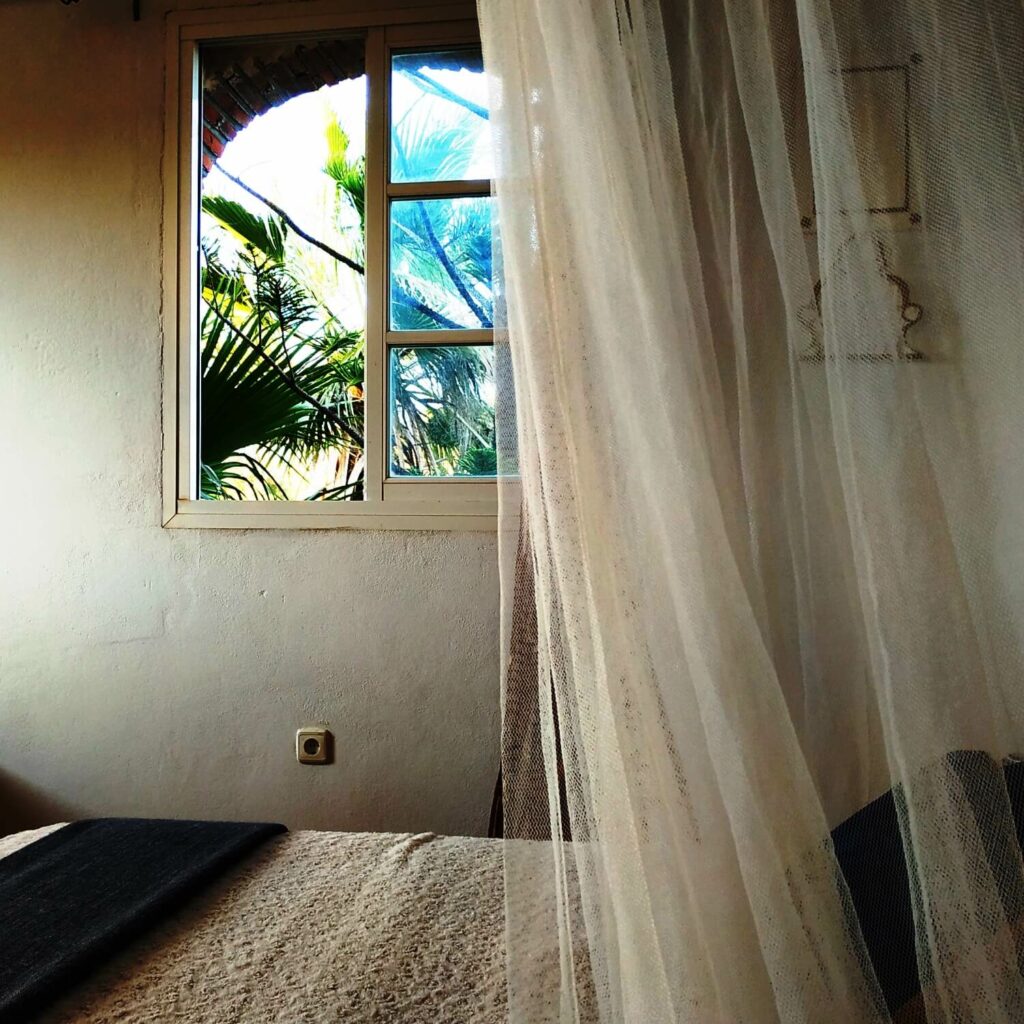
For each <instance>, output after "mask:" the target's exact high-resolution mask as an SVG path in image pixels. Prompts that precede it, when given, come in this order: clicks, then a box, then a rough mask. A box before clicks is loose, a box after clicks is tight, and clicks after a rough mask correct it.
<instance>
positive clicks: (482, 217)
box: [391, 196, 493, 331]
mask: <svg viewBox="0 0 1024 1024" xmlns="http://www.w3.org/2000/svg"><path fill="white" fill-rule="evenodd" d="M492 306H493V302H492V296H491V200H490V198H489V197H487V196H472V197H463V198H459V199H402V200H398V201H395V202H393V203H392V204H391V329H392V330H393V331H433V330H439V329H440V330H452V329H460V328H476V329H480V328H489V327H491V326H492V324H491V316H492Z"/></svg>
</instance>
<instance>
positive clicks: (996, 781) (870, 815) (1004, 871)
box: [832, 750, 1024, 1013]
mask: <svg viewBox="0 0 1024 1024" xmlns="http://www.w3.org/2000/svg"><path fill="white" fill-rule="evenodd" d="M946 760H947V762H948V764H949V767H950V768H952V769H953V771H954V772H955V773H956V775H957V776H958V777H959V782H960V785H961V786H962V787H963V792H964V795H965V796H966V797H967V799H968V801H969V803H970V806H971V809H972V812H973V814H974V816H975V818H976V819H977V822H978V829H979V834H980V835H981V837H982V841H983V843H984V844H985V847H986V849H985V853H986V855H987V857H988V861H989V864H990V865H991V867H992V872H993V877H994V878H995V880H996V881H997V882H998V883H1002V884H1001V889H1000V897H1001V898H1002V901H1003V911H1004V913H1005V914H1006V917H1007V920H1009V921H1017V920H1020V919H1021V917H1024V892H1021V891H1019V887H1018V886H1017V885H1015V884H1014V880H1015V879H1019V869H1017V868H1016V867H1015V863H1016V858H1017V857H1018V856H1019V853H1018V848H1019V847H1020V846H1024V762H1019V761H1015V762H1007V763H1006V764H1004V765H1000V764H998V763H997V762H996V761H995V760H993V759H992V758H991V757H989V755H988V754H985V753H983V752H982V751H978V750H958V751H954V752H953V753H951V754H949V755H947V758H946ZM903 801H904V797H903V793H902V790H901V789H900V788H897V789H896V790H889V791H888V792H887V793H884V794H883V795H882V796H880V797H879V798H878V799H877V800H874V801H872V802H871V803H870V804H868V805H867V806H866V807H863V808H861V810H859V811H858V812H857V813H856V814H854V815H853V816H852V817H850V818H847V819H846V821H844V822H843V823H842V824H841V825H840V826H838V828H835V829H833V831H832V843H833V845H834V847H835V851H836V858H837V860H838V861H839V867H840V868H841V870H842V872H843V876H844V878H845V879H846V884H847V886H848V887H849V890H850V897H851V899H852V902H853V908H854V910H855V912H856V914H857V920H858V923H859V924H860V930H861V934H862V935H863V936H864V944H865V945H866V946H867V950H868V955H869V956H870V957H871V963H872V964H873V966H874V968H875V975H876V976H877V978H878V982H879V986H880V987H881V989H882V994H883V996H884V997H885V1001H886V1004H887V1005H888V1007H889V1011H890V1012H891V1013H896V1012H897V1011H898V1010H899V1009H900V1007H902V1006H904V1005H905V1004H906V1003H908V1002H909V1001H910V1000H911V999H913V998H914V997H915V996H916V995H917V994H918V993H919V992H920V991H921V978H920V973H919V970H918V963H917V947H916V941H915V928H914V908H913V897H912V894H911V892H912V890H911V871H912V870H913V868H912V866H911V867H910V868H908V865H907V857H906V852H905V849H904V844H903V836H902V833H901V831H900V812H901V809H902V808H901V804H902V803H903ZM1007 801H1008V803H1009V809H1010V811H1011V812H1012V815H1013V819H1014V822H1015V824H1016V835H1013V834H1012V833H1006V832H1004V831H1003V829H1002V828H1001V827H1000V826H1002V825H1005V824H1008V816H1007V814H1006V810H1007Z"/></svg>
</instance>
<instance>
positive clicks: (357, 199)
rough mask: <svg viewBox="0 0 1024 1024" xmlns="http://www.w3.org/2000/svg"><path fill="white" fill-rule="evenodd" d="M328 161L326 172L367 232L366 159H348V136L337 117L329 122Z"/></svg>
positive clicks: (361, 230) (363, 232)
mask: <svg viewBox="0 0 1024 1024" xmlns="http://www.w3.org/2000/svg"><path fill="white" fill-rule="evenodd" d="M326 135H327V162H326V163H325V164H324V174H326V175H327V176H328V177H330V178H333V179H334V181H335V183H336V184H337V186H338V195H339V196H340V197H343V198H344V199H345V200H347V201H348V202H349V203H351V204H352V207H353V209H355V211H356V213H358V214H359V230H360V234H365V232H366V160H365V159H364V158H363V157H360V158H359V159H358V160H349V159H348V136H347V135H346V134H345V130H344V128H342V127H341V124H340V123H339V122H338V119H337V118H332V119H331V120H330V121H328V123H327V132H326Z"/></svg>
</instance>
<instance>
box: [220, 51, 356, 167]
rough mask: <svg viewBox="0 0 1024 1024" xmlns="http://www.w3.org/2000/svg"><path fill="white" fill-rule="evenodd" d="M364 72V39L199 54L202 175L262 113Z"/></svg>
mask: <svg viewBox="0 0 1024 1024" xmlns="http://www.w3.org/2000/svg"><path fill="white" fill-rule="evenodd" d="M365 70H366V59H365V52H364V43H363V40H362V39H332V40H323V41H320V42H308V41H307V42H304V43H299V44H296V43H295V42H290V43H287V42H285V43H282V42H278V43H263V44H257V45H256V46H253V45H251V44H250V45H248V46H224V47H211V48H210V49H209V50H208V51H207V52H206V53H205V54H204V55H203V148H202V173H203V175H204V176H205V175H206V173H207V172H208V171H209V170H211V168H212V167H213V166H214V164H215V163H216V162H217V160H219V159H220V156H221V154H222V153H223V152H224V147H225V146H226V145H227V144H228V143H229V142H230V141H231V140H232V139H233V138H234V137H235V136H236V135H237V134H238V133H239V132H240V131H242V129H244V128H245V127H247V126H248V124H249V123H250V122H251V121H252V120H253V119H254V118H256V117H259V116H260V114H265V113H266V112H267V111H268V110H270V109H271V108H272V107H277V106H280V105H281V104H282V103H286V102H287V101H288V100H290V99H294V98H295V97H296V96H301V95H303V94H304V93H307V92H314V91H315V90H317V89H319V88H321V87H322V86H325V85H335V84H336V83H338V82H342V81H345V80H346V79H350V78H358V77H359V76H360V75H362V74H364V73H365Z"/></svg>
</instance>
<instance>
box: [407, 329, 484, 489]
mask: <svg viewBox="0 0 1024 1024" xmlns="http://www.w3.org/2000/svg"><path fill="white" fill-rule="evenodd" d="M390 378H391V386H390V389H389V391H390V398H389V401H390V405H391V408H390V417H389V418H390V424H391V427H390V433H391V437H390V441H389V448H390V451H391V468H390V475H391V476H404V477H409V476H417V477H453V476H461V477H470V476H475V477H489V476H494V475H495V474H496V472H497V455H496V453H495V446H494V349H493V348H492V347H491V346H490V345H429V346H428V345H424V346H419V347H416V348H393V349H391V352H390Z"/></svg>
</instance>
